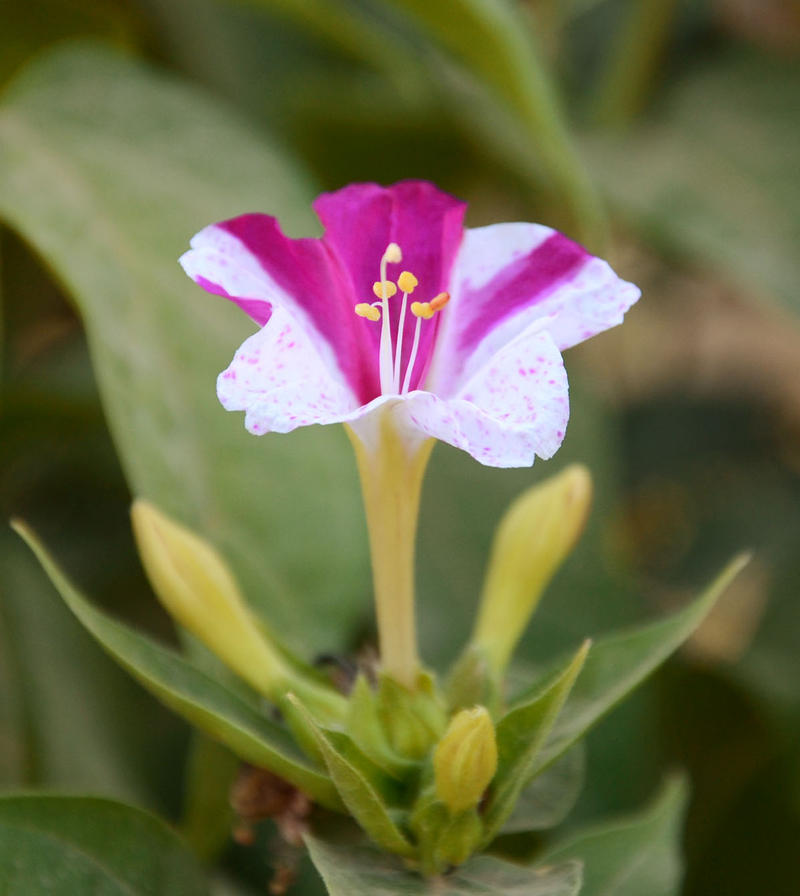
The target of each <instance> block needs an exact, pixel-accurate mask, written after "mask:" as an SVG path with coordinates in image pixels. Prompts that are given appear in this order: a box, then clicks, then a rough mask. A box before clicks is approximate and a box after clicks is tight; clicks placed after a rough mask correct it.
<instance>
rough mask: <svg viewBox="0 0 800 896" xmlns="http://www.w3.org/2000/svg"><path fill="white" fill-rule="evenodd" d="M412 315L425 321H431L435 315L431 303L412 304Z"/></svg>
mask: <svg viewBox="0 0 800 896" xmlns="http://www.w3.org/2000/svg"><path fill="white" fill-rule="evenodd" d="M411 313H412V314H413V315H414V317H421V318H424V319H425V320H430V319H431V318H432V317H433V315H434V309H433V308H432V307H431V303H430V302H412V303H411Z"/></svg>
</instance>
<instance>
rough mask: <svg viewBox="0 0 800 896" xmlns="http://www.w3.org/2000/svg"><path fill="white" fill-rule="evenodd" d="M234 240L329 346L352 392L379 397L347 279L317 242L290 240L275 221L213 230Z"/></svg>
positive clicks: (247, 218) (373, 362) (252, 218)
mask: <svg viewBox="0 0 800 896" xmlns="http://www.w3.org/2000/svg"><path fill="white" fill-rule="evenodd" d="M217 227H219V228H220V229H221V230H224V231H225V232H227V233H229V234H231V235H232V236H235V237H236V239H237V240H239V242H240V243H241V244H242V245H243V246H244V247H245V248H246V249H247V250H248V252H250V253H251V254H252V255H253V256H254V257H255V258H256V260H257V261H258V263H259V265H260V266H261V267H262V268H263V270H264V271H265V272H266V273H267V274H268V275H269V277H270V278H271V279H272V280H273V281H274V283H275V284H276V285H277V286H278V287H279V289H280V290H282V291H283V292H284V293H285V294H286V295H287V296H288V297H290V298H291V300H292V302H293V303H294V304H295V305H296V306H297V307H299V308H301V309H302V310H303V311H304V312H305V313H306V314H307V315H308V317H309V318H310V320H311V323H312V324H313V325H314V327H315V328H316V330H317V331H318V332H319V334H320V335H321V336H322V337H323V339H324V340H325V341H326V342H327V343H328V344H329V345H330V346H331V348H332V350H333V353H334V355H335V357H336V361H337V363H338V365H339V367H340V369H341V371H342V373H343V374H344V376H345V379H346V380H347V382H348V383H349V385H350V387H351V388H352V389H353V392H354V393H355V394H356V395H357V396H358V398H359V400H361V401H369V400H370V399H371V398H372V397H374V395H376V394H377V393H378V391H379V382H378V364H377V353H376V351H375V349H374V346H373V343H372V334H371V332H370V328H369V327H368V323H367V321H364V320H363V319H361V318H359V317H356V315H355V314H354V313H353V305H354V303H355V300H354V298H353V295H352V292H351V289H350V283H349V278H348V277H347V274H346V273H345V272H344V271H343V269H342V267H341V264H340V262H339V260H338V259H337V258H336V256H335V255H334V254H333V253H332V252H330V250H329V249H328V248H327V247H326V246H325V244H324V243H323V242H322V241H321V240H318V239H310V238H308V239H296V240H295V239H290V238H289V237H287V236H285V235H284V234H283V233H282V232H281V229H280V227H279V225H278V222H277V221H276V220H275V218H273V217H271V216H270V215H261V214H249V215H241V216H240V217H238V218H232V219H231V220H229V221H223V222H221V223H220V224H218V225H217Z"/></svg>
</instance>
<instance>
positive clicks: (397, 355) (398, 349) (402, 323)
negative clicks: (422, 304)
mask: <svg viewBox="0 0 800 896" xmlns="http://www.w3.org/2000/svg"><path fill="white" fill-rule="evenodd" d="M403 273H404V274H405V273H407V272H406V271H404V272H403ZM411 276H412V277H413V276H414V275H413V274H412V275H411ZM402 279H403V274H401V275H400V280H402ZM400 280H398V281H397V282H398V283H399V282H400ZM401 288H402V287H401ZM412 289H413V287H412ZM408 292H409V291H408V290H403V304H402V305H401V306H400V319H399V321H398V323H397V345H396V346H395V350H394V391H395V392H399V391H400V359H401V358H402V357H403V331H404V330H405V327H406V303H407V302H408Z"/></svg>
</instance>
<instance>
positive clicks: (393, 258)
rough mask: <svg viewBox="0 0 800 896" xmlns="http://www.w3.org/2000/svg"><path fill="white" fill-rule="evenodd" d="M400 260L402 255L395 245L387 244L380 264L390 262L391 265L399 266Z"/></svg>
mask: <svg viewBox="0 0 800 896" xmlns="http://www.w3.org/2000/svg"><path fill="white" fill-rule="evenodd" d="M402 260H403V253H402V251H401V250H400V247H399V246H398V245H397V243H389V245H388V246H387V247H386V251H385V252H384V253H383V258H382V259H381V264H383V262H386V261H390V262H391V263H392V264H400V262H401V261H402Z"/></svg>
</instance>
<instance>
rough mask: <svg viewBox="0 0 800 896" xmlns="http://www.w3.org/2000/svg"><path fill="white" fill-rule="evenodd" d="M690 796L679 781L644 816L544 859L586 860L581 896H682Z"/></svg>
mask: <svg viewBox="0 0 800 896" xmlns="http://www.w3.org/2000/svg"><path fill="white" fill-rule="evenodd" d="M687 795H688V794H687V788H686V785H685V783H684V782H683V781H682V780H673V781H671V782H669V783H668V784H667V785H666V786H665V787H664V789H663V791H662V793H661V794H659V796H658V798H657V799H656V800H655V802H654V803H653V805H652V806H650V807H649V808H648V809H646V810H645V811H644V812H641V813H639V814H637V815H634V816H633V817H631V818H628V819H625V820H622V821H616V822H612V823H606V824H603V825H600V826H597V827H594V828H591V829H590V830H587V831H585V832H583V833H579V834H577V835H575V836H574V837H572V838H570V839H569V840H568V841H567V842H566V843H564V844H563V845H559V846H556V847H555V848H554V849H551V850H549V851H548V853H547V855H546V856H545V858H544V860H543V861H551V862H563V861H566V860H568V859H573V858H574V859H580V860H581V861H582V862H583V875H584V884H583V888H582V889H581V896H643V894H646V896H677V894H678V892H679V891H680V882H681V858H680V836H681V827H682V823H683V815H684V811H685V808H686V800H687Z"/></svg>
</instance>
